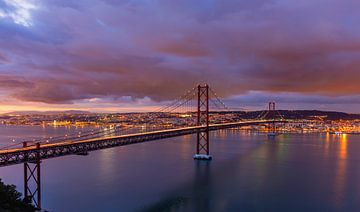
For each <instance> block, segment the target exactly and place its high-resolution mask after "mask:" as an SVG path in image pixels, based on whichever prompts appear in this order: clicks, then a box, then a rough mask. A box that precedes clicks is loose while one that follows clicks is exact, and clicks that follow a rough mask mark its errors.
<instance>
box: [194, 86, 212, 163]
mask: <svg viewBox="0 0 360 212" xmlns="http://www.w3.org/2000/svg"><path fill="white" fill-rule="evenodd" d="M197 125H198V126H204V127H205V129H198V131H197V143H196V154H195V155H194V159H198V160H211V158H212V157H211V155H210V154H209V153H210V151H209V148H210V146H209V85H207V84H205V85H198V106H197Z"/></svg>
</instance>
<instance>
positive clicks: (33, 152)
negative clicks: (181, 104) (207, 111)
mask: <svg viewBox="0 0 360 212" xmlns="http://www.w3.org/2000/svg"><path fill="white" fill-rule="evenodd" d="M269 122H273V120H260V121H242V122H232V123H225V124H212V125H209V130H219V129H226V128H233V127H239V126H248V125H258V124H266V123H269ZM276 122H284V121H276ZM198 130H205V126H195V127H184V128H177V129H167V130H158V131H152V132H144V133H134V134H128V135H119V136H111V137H100V138H93V139H87V140H81V141H63V142H57V143H51V144H42V145H41V146H40V148H37V147H36V146H35V145H33V146H29V147H23V148H14V149H8V150H0V167H1V166H9V165H13V164H18V163H24V162H29V161H30V162H31V161H34V160H35V159H36V157H37V155H38V154H40V158H41V159H47V158H53V157H59V156H64V155H70V154H79V153H87V152H89V151H94V150H99V149H104V148H110V147H115V146H123V145H129V144H135V143H140V142H145V141H151V140H157V139H162V138H170V137H176V136H181V135H186V134H192V133H196V132H197V131H198Z"/></svg>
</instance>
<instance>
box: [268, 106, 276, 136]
mask: <svg viewBox="0 0 360 212" xmlns="http://www.w3.org/2000/svg"><path fill="white" fill-rule="evenodd" d="M275 110H276V108H275V102H269V117H270V118H271V119H272V120H273V121H272V122H271V123H270V124H269V126H268V136H269V137H273V136H276V125H275Z"/></svg>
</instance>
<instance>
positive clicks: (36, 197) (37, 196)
mask: <svg viewBox="0 0 360 212" xmlns="http://www.w3.org/2000/svg"><path fill="white" fill-rule="evenodd" d="M23 147H24V148H26V147H27V142H23ZM36 148H37V149H40V143H37V144H36ZM35 154H36V157H35V160H32V161H27V162H25V163H24V198H25V201H28V202H32V203H33V204H34V205H35V207H36V208H37V209H39V210H40V209H41V172H40V164H41V157H40V151H37V152H36V153H35ZM24 157H25V158H26V160H28V155H27V154H26V155H25V156H24ZM31 182H33V183H34V186H31V185H30V184H31ZM33 187H35V188H33Z"/></svg>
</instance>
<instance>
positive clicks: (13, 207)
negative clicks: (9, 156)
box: [0, 179, 35, 212]
mask: <svg viewBox="0 0 360 212" xmlns="http://www.w3.org/2000/svg"><path fill="white" fill-rule="evenodd" d="M0 211H4V212H20V211H21V212H33V211H35V207H34V206H33V205H32V204H31V201H29V200H26V199H21V193H20V192H18V191H17V190H16V186H15V185H5V184H4V183H3V182H2V181H1V179H0Z"/></svg>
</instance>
